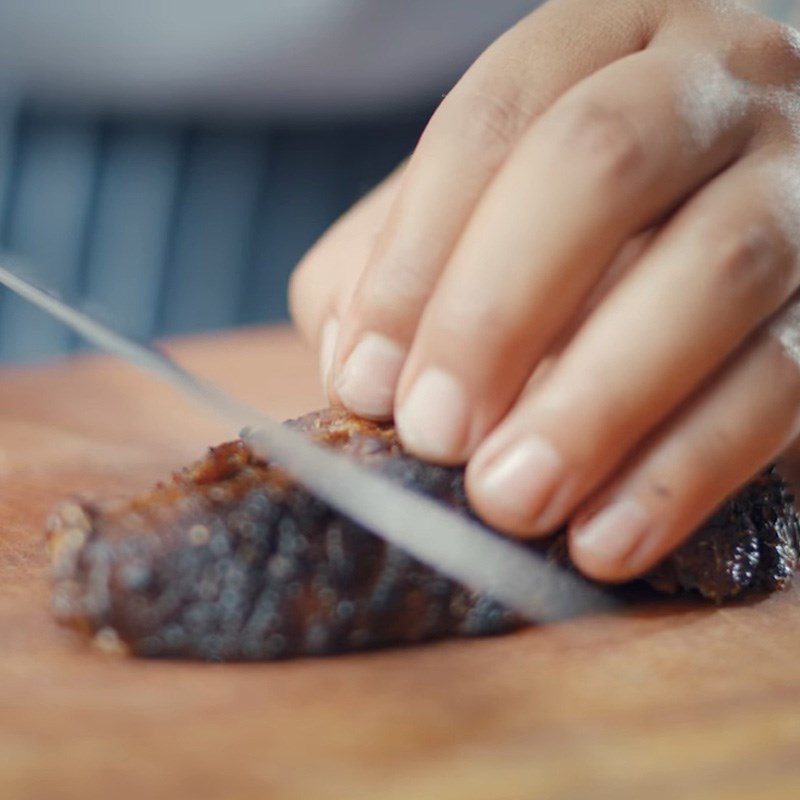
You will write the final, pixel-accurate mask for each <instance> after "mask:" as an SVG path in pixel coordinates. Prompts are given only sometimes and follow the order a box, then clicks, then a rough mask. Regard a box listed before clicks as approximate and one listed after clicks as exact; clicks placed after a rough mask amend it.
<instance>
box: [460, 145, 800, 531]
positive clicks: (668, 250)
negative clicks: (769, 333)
mask: <svg viewBox="0 0 800 800" xmlns="http://www.w3.org/2000/svg"><path fill="white" fill-rule="evenodd" d="M796 171H797V170H796V168H795V167H794V166H793V165H791V164H789V163H786V161H785V160H783V161H780V162H776V161H774V160H772V159H767V158H766V157H765V156H764V155H762V154H760V153H757V154H754V155H753V156H751V157H748V158H746V159H744V160H743V161H741V162H740V163H739V164H738V165H736V166H735V167H733V168H731V169H730V170H728V171H727V172H726V173H725V174H723V175H722V176H720V177H719V178H717V179H716V180H714V181H713V182H712V183H710V184H709V185H708V186H706V187H705V188H704V189H703V190H702V191H701V192H700V193H699V194H698V195H697V196H696V197H695V198H694V199H693V200H692V201H691V202H690V203H688V204H687V205H686V206H685V207H684V208H683V209H682V211H681V212H680V213H679V214H678V215H677V216H676V217H675V218H674V219H673V220H672V222H671V223H670V224H669V225H668V226H667V227H666V229H665V230H663V231H662V233H661V235H660V237H659V238H658V239H657V240H656V242H655V243H654V244H653V245H652V246H651V248H650V250H649V251H648V252H647V253H646V254H644V255H643V256H642V257H641V259H640V261H639V263H638V264H637V265H636V266H635V267H633V268H632V269H631V270H630V271H629V273H628V274H627V275H626V277H625V278H624V280H622V281H621V282H620V283H619V284H618V285H617V287H616V288H615V289H614V291H612V292H611V294H610V295H609V296H608V297H607V298H606V299H605V301H604V302H603V303H601V304H600V306H599V307H598V308H597V309H596V310H595V312H594V314H593V315H592V316H591V317H590V318H589V319H588V320H587V322H586V323H585V324H584V326H583V327H582V328H581V330H580V331H579V332H578V334H577V335H576V337H575V338H574V339H573V340H572V341H571V342H570V344H569V345H568V347H567V348H566V350H565V351H564V352H563V354H562V356H561V359H560V361H559V364H558V366H557V368H556V369H554V370H553V371H552V372H551V373H550V376H549V379H548V380H547V381H546V382H544V383H543V384H542V385H540V386H539V390H538V391H537V392H536V393H533V394H531V395H529V396H528V397H526V398H524V399H521V400H520V402H519V403H518V405H517V406H516V407H515V408H514V409H513V410H512V411H511V412H510V413H509V415H508V417H507V418H506V419H505V420H504V422H503V423H502V424H501V425H500V426H499V427H498V428H497V430H496V431H495V432H494V433H493V434H492V436H491V437H489V439H488V440H487V441H486V442H485V443H484V445H483V446H482V447H481V448H480V449H479V451H478V452H477V453H476V454H475V457H474V459H473V461H472V463H471V464H470V486H471V489H472V492H473V497H474V502H475V503H476V504H477V506H478V508H479V509H480V510H481V512H482V513H483V514H484V515H485V516H486V517H487V518H489V519H491V520H492V521H494V522H496V523H497V524H500V525H501V526H502V527H504V528H506V529H510V530H513V531H515V532H517V533H544V532H546V531H549V530H552V529H553V528H555V527H557V526H558V525H560V524H562V523H563V522H564V521H565V520H566V519H567V518H568V517H569V515H570V514H571V513H572V511H573V510H574V509H575V507H576V506H577V505H578V503H580V502H581V501H582V499H583V498H584V497H586V496H587V495H588V494H589V493H591V492H592V491H594V490H595V488H596V487H597V486H598V485H599V484H600V483H601V482H602V481H603V480H605V479H606V478H607V477H608V475H609V474H610V473H611V472H612V471H613V469H614V468H615V467H616V466H617V465H618V464H619V463H620V462H621V461H622V460H623V459H624V457H625V456H626V454H627V453H629V452H630V451H631V450H633V449H634V448H635V447H636V445H637V444H638V442H639V441H640V440H641V439H642V438H643V437H644V436H645V435H646V434H647V433H648V431H650V430H651V429H652V428H654V427H655V426H656V425H658V424H659V423H660V422H661V420H663V419H665V418H666V417H667V416H668V415H669V414H671V413H672V412H673V411H674V409H675V408H676V407H677V406H678V405H679V404H680V403H681V402H682V401H683V400H684V399H685V398H687V397H688V396H689V395H690V394H692V393H693V392H694V391H696V389H697V387H698V386H699V385H700V384H701V383H702V382H703V381H705V380H706V379H707V378H708V377H709V376H710V375H711V374H712V373H713V372H714V371H715V370H716V369H717V368H718V367H719V366H720V365H721V364H722V362H723V361H724V360H725V359H726V358H727V357H728V356H729V355H730V353H732V352H733V351H734V350H735V349H736V348H737V347H738V346H739V345H740V344H741V342H742V341H744V339H745V338H746V337H747V335H748V334H749V333H750V332H751V331H753V330H754V329H755V328H756V327H758V326H759V325H760V324H761V323H762V322H763V321H764V319H766V318H767V317H768V316H770V315H771V314H772V313H773V312H774V311H775V310H776V309H777V308H779V307H780V306H781V305H782V304H783V302H785V300H786V299H787V298H788V297H789V296H790V295H791V293H792V292H793V291H794V289H795V288H796V287H797V285H798V283H800V269H798V258H797V241H796V233H797V223H796V221H795V219H794V218H793V217H794V214H793V213H792V211H791V209H796V211H797V212H800V196H798V190H797V189H796V188H793V187H792V181H791V180H788V181H787V180H785V178H790V176H791V175H792V174H793V173H796ZM589 398H591V399H590V400H589ZM534 445H535V447H534ZM532 448H533V449H532ZM537 448H538V450H539V451H541V452H543V453H544V452H546V453H547V454H548V456H549V467H548V469H542V468H536V466H535V464H533V463H532V462H531V461H530V455H529V456H528V458H527V460H526V458H525V457H523V455H522V454H523V453H526V452H528V453H531V452H533V450H535V449H537ZM509 465H511V466H509ZM515 465H516V466H515Z"/></svg>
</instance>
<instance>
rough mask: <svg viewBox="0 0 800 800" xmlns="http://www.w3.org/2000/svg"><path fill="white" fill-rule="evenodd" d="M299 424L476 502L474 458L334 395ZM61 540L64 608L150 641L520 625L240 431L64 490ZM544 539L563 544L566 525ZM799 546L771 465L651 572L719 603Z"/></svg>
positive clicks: (122, 642) (346, 642) (323, 643)
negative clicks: (463, 460) (425, 458)
mask: <svg viewBox="0 0 800 800" xmlns="http://www.w3.org/2000/svg"><path fill="white" fill-rule="evenodd" d="M290 424H292V425H294V426H296V427H298V428H300V429H302V430H305V431H307V432H308V433H309V434H310V435H312V436H314V437H315V438H317V439H320V440H322V441H324V442H326V443H327V444H329V445H331V446H333V447H337V448H339V449H342V450H343V451H345V452H347V453H349V454H350V455H351V456H353V457H355V458H357V459H359V460H360V461H362V462H364V463H366V464H369V465H370V466H371V467H373V468H375V469H379V470H381V471H383V472H385V473H386V474H388V475H390V476H392V477H393V478H395V479H397V480H399V481H401V482H403V483H405V484H406V485H409V486H412V487H414V488H416V489H418V490H420V491H423V492H425V493H427V494H429V495H431V496H433V497H436V498H437V499H439V500H441V501H442V502H445V503H447V504H448V505H450V506H452V507H454V508H457V509H461V510H463V512H464V513H469V509H468V507H467V503H466V498H465V495H464V486H463V472H462V470H460V469H454V468H445V467H437V466H433V465H430V464H425V463H423V462H420V461H418V460H417V459H415V458H413V457H411V456H408V455H406V454H404V453H403V452H402V449H401V447H400V445H399V444H398V442H397V440H396V438H395V435H394V430H393V429H392V428H391V426H386V425H377V424H374V423H369V422H365V421H363V420H359V419H355V418H353V417H350V416H348V415H346V414H343V413H341V412H337V411H333V410H328V411H324V412H320V413H319V414H311V415H308V416H306V417H303V418H302V419H300V420H297V421H295V422H293V423H290ZM48 539H49V543H50V548H51V552H52V560H53V571H54V580H55V591H54V608H55V613H56V615H57V616H58V617H59V618H60V619H61V620H63V621H66V622H69V623H71V624H74V625H78V626H80V627H83V628H85V629H86V630H87V631H89V632H91V633H95V634H97V635H98V641H99V643H100V644H101V645H104V646H109V647H118V646H123V647H124V648H125V649H128V650H130V651H132V652H134V653H136V654H139V655H150V656H180V657H190V658H203V659H211V660H261V659H271V658H284V657H291V656H297V655H310V654H323V653H333V652H343V651H348V650H359V649H364V648H369V647H377V646H381V645H388V644H400V643H407V642H417V641H422V640H425V639H431V638H436V637H442V636H447V635H474V634H491V633H498V632H501V631H505V630H509V629H511V628H513V627H516V626H518V625H519V624H520V621H519V620H518V619H517V618H516V617H515V616H514V615H513V614H511V613H509V612H508V611H506V610H505V609H504V608H502V607H501V606H500V605H499V604H497V603H496V602H494V601H493V600H490V599H489V598H486V597H484V596H481V595H478V594H475V593H474V592H472V591H470V590H468V589H466V588H464V587H463V586H460V585H459V584H457V583H455V582H453V581H451V580H450V579H448V578H446V577H444V576H442V575H441V574H439V573H437V572H436V571H434V570H432V569H430V568H428V567H426V566H425V565H423V564H421V563H420V562H418V561H416V560H415V559H413V558H411V557H410V556H407V555H406V554H405V553H403V552H402V551H400V550H398V549H397V548H395V547H392V546H390V545H387V544H385V543H384V542H383V541H382V540H381V539H379V538H377V537H375V536H374V535H372V534H371V533H369V532H368V531H366V530H364V529H363V528H360V527H359V526H357V525H355V524H353V523H351V522H350V521H349V520H347V519H346V518H343V517H342V516H341V515H339V514H338V513H336V512H334V511H332V510H331V509H330V508H329V507H328V506H326V505H325V504H323V503H321V502H320V501H318V500H316V499H315V498H314V497H313V496H312V495H310V494H309V493H308V492H306V491H305V490H303V489H302V488H301V487H299V486H297V485H296V484H294V483H293V482H291V481H290V480H289V479H288V478H287V476H286V475H285V473H283V472H282V471H281V470H280V469H279V468H277V467H273V466H271V465H269V464H266V463H264V462H262V461H259V460H257V459H255V458H254V457H253V456H252V454H251V453H250V451H249V450H248V449H247V447H246V446H245V445H244V444H242V443H241V442H231V443H228V444H224V445H221V446H220V447H217V448H213V449H211V450H210V452H209V454H208V455H207V456H206V458H205V459H203V460H202V461H200V462H198V463H197V464H196V465H194V466H193V467H190V468H188V469H186V470H184V471H183V472H181V473H179V474H176V475H174V476H173V477H172V480H171V481H170V482H168V483H165V484H159V485H158V486H157V487H156V488H155V489H154V490H152V491H151V492H148V493H146V494H143V495H140V496H138V497H136V498H134V499H132V500H126V501H119V502H108V503H105V504H103V505H97V504H92V503H88V502H83V501H80V500H75V501H68V502H66V503H64V504H63V505H62V506H61V507H60V508H59V509H58V510H57V511H56V512H55V513H54V514H53V516H52V517H51V519H50V520H49V521H48ZM531 547H535V548H537V549H540V550H542V549H544V550H547V552H548V555H549V557H550V558H551V559H553V560H555V561H563V560H564V559H565V555H564V553H565V550H566V548H565V547H564V542H563V534H557V535H556V536H555V537H553V539H551V540H550V541H549V542H545V543H543V544H534V545H531ZM799 548H800V536H799V535H798V520H797V516H796V513H795V511H794V508H793V505H792V498H791V497H790V496H789V494H788V492H787V490H786V487H785V485H784V483H783V481H782V480H781V479H780V477H779V476H777V474H776V473H775V472H774V471H768V472H766V473H764V474H763V475H762V476H760V477H759V478H757V479H756V480H754V481H753V482H752V483H751V484H749V485H748V486H746V487H745V488H744V489H743V490H742V491H741V492H740V493H739V494H737V495H736V496H735V497H734V498H733V499H731V500H730V501H729V502H728V503H726V504H725V505H724V506H723V507H722V508H721V509H720V510H719V511H718V512H717V513H716V514H715V515H713V517H711V518H710V519H709V520H708V521H707V523H706V524H705V525H704V526H703V527H702V528H701V529H700V530H699V531H698V532H697V533H696V534H695V535H694V537H693V538H692V539H691V540H690V541H689V542H688V543H687V544H686V545H684V546H683V547H682V548H680V549H679V550H678V551H677V552H676V553H674V554H673V555H672V556H670V557H669V558H668V559H666V560H665V561H664V562H663V563H662V564H661V565H660V566H659V567H658V569H657V570H655V571H654V572H653V573H652V574H651V575H650V576H648V578H647V580H648V581H649V582H650V584H651V585H652V586H654V587H655V588H657V589H659V590H661V591H666V592H676V591H699V592H700V593H702V594H703V595H704V596H706V597H708V598H709V599H712V600H715V601H718V602H719V601H722V600H724V599H726V598H730V597H734V596H736V595H739V594H741V593H743V592H747V591H765V590H766V591H769V590H774V589H779V588H782V587H783V586H784V585H786V584H787V583H788V581H789V579H790V578H791V575H792V573H793V571H794V569H795V567H796V565H797V560H798V549H799Z"/></svg>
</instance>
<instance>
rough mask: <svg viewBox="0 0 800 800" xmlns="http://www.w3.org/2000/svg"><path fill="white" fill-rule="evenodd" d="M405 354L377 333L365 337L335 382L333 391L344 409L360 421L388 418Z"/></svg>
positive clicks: (367, 334) (397, 346)
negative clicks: (363, 418)
mask: <svg viewBox="0 0 800 800" xmlns="http://www.w3.org/2000/svg"><path fill="white" fill-rule="evenodd" d="M404 360H405V352H404V350H403V349H402V348H401V347H400V346H399V345H398V344H395V342H393V341H392V340H391V339H388V338H387V337H385V336H383V335H381V334H379V333H366V334H364V336H362V337H361V340H360V341H359V343H358V344H357V345H356V347H355V349H354V350H353V352H352V353H351V354H350V357H349V358H348V359H347V361H345V363H344V366H343V367H342V371H341V373H340V374H339V375H338V376H337V378H336V384H335V385H336V391H337V393H338V394H339V398H340V399H341V401H342V403H344V405H345V406H347V408H349V409H350V410H351V411H352V412H354V413H355V414H360V415H361V416H362V417H377V418H385V417H391V415H392V408H393V406H394V394H395V390H396V389H397V381H398V380H399V378H400V370H401V369H402V367H403V361H404Z"/></svg>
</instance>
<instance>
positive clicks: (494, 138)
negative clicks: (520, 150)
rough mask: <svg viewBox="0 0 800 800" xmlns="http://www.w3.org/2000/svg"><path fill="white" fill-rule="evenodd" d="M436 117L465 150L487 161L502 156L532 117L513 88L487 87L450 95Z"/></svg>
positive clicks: (473, 88)
mask: <svg viewBox="0 0 800 800" xmlns="http://www.w3.org/2000/svg"><path fill="white" fill-rule="evenodd" d="M437 114H438V115H440V118H441V121H442V122H444V121H445V118H446V126H447V127H448V129H449V128H450V126H451V125H452V126H454V127H455V128H456V129H457V131H458V134H457V135H458V138H459V139H460V140H461V141H462V142H465V143H466V145H467V147H468V148H470V149H471V150H474V151H476V152H478V153H480V154H481V155H482V156H483V157H484V158H489V159H492V158H493V157H501V156H502V155H504V154H505V153H506V152H507V151H508V150H509V148H510V147H511V146H512V145H513V144H514V143H515V142H516V141H517V139H518V138H519V136H520V134H521V133H522V131H523V130H524V128H525V127H526V125H527V124H528V122H529V121H530V119H531V118H532V116H533V112H532V111H531V110H529V109H527V108H526V107H525V106H524V105H523V103H522V102H521V100H520V98H519V96H518V94H517V93H516V92H515V91H514V90H513V89H512V90H509V89H508V88H504V89H499V88H497V87H493V86H491V85H489V86H478V87H472V88H469V89H461V90H459V91H457V92H453V93H452V94H451V95H450V96H448V98H446V99H445V100H444V101H443V102H442V104H441V106H440V107H439V110H438V111H437ZM437 122H439V120H437Z"/></svg>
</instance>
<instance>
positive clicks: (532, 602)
mask: <svg viewBox="0 0 800 800" xmlns="http://www.w3.org/2000/svg"><path fill="white" fill-rule="evenodd" d="M0 284H4V285H5V286H6V287H7V288H8V289H10V290H11V291H13V292H15V293H16V294H17V295H19V296H20V297H22V298H24V299H25V300H27V301H29V302H30V303H32V304H34V305H35V306H38V307H39V308H40V309H42V310H43V311H45V312H46V313H47V314H49V315H50V316H52V317H54V318H56V319H58V320H60V321H61V322H62V323H64V324H65V325H67V326H68V327H70V328H71V329H72V330H74V331H75V332H77V333H78V334H80V335H81V336H82V337H83V338H85V339H86V340H88V341H89V342H91V343H92V344H94V345H95V346H97V347H99V348H101V349H103V350H106V351H107V352H109V353H112V354H114V355H117V356H120V357H122V358H123V359H125V360H126V361H128V362H129V363H131V364H133V365H135V366H137V367H139V368H141V369H144V370H147V371H149V372H151V373H153V374H154V375H156V376H158V377H160V378H161V379H163V380H165V381H167V382H169V383H171V384H172V385H173V386H174V387H175V388H176V389H178V390H179V391H180V392H182V393H183V394H184V395H186V396H188V397H190V398H192V399H193V400H195V401H196V402H198V403H199V404H200V405H202V406H204V407H206V408H207V409H210V410H213V411H214V412H216V413H217V414H218V415H220V416H221V417H222V418H224V419H226V420H228V421H229V422H231V423H232V424H234V425H236V426H237V427H238V428H241V429H243V430H242V433H241V436H242V438H243V439H244V440H245V441H246V442H247V443H248V445H249V446H250V447H251V448H252V449H253V451H254V452H255V453H256V455H257V456H259V457H261V458H265V459H266V458H269V459H270V460H271V461H273V462H276V463H278V464H280V466H281V467H283V468H284V469H285V470H286V471H287V472H288V473H289V474H290V475H292V476H293V477H294V478H295V479H296V480H297V481H298V482H299V483H301V484H302V485H303V486H305V487H306V488H307V489H308V490H309V491H311V492H312V493H313V494H315V495H316V496H318V497H319V498H320V499H322V500H324V501H325V502H326V503H328V504H329V505H331V506H332V507H334V508H335V509H337V510H338V511H339V512H341V513H342V514H344V515H345V516H347V517H350V518H351V519H353V520H354V521H356V522H358V523H359V524H361V525H362V526H364V527H365V528H367V529H368V530H369V531H371V532H373V533H374V534H376V535H378V536H381V537H382V538H384V539H385V540H386V541H388V542H390V543H391V544H393V545H396V546H397V547H399V548H401V549H403V550H405V551H406V552H408V553H410V554H411V555H413V556H415V557H416V558H418V559H419V560H420V561H422V562H424V563H426V564H428V565H429V566H432V567H434V568H435V569H437V570H439V571H441V572H442V573H444V574H446V575H448V576H449V577H451V578H453V579H455V580H457V581H459V582H461V583H463V584H464V585H466V586H469V587H470V588H471V589H474V590H477V591H481V592H485V593H486V594H488V595H490V596H491V597H493V598H494V599H496V600H499V601H500V602H502V603H503V604H504V605H505V606H507V607H508V608H510V609H512V610H513V611H515V612H517V613H518V614H520V615H521V616H523V617H524V618H525V619H528V620H530V621H531V622H549V621H554V620H558V619H562V618H566V617H570V616H574V615H576V614H579V613H583V612H586V611H590V610H592V611H600V610H609V609H611V608H613V607H615V606H616V605H617V603H616V601H615V600H614V599H612V597H611V596H610V594H609V593H608V592H606V591H605V590H602V589H600V588H599V587H597V586H594V585H592V584H590V583H588V582H587V581H585V580H584V579H582V578H580V577H579V576H577V575H576V574H574V573H572V572H569V571H567V570H564V569H561V568H559V567H556V566H555V565H553V564H551V563H549V562H548V561H547V560H546V559H545V558H544V557H543V556H541V555H539V554H536V553H533V552H531V551H530V550H528V549H526V548H523V547H522V546H521V545H519V544H516V543H513V542H512V541H511V540H508V539H505V538H503V537H501V536H499V535H498V534H496V533H494V532H492V531H490V530H489V529H488V528H486V527H485V526H484V525H482V524H480V523H478V522H476V521H474V520H472V519H469V518H467V517H465V516H463V515H461V514H459V513H457V512H455V511H452V510H450V509H448V508H447V507H445V506H444V505H442V504H440V503H438V502H436V501H434V500H432V499H430V498H428V497H425V496H424V495H422V494H420V493H418V492H415V491H413V490H410V489H407V488H405V487H403V486H400V485H399V484H397V483H396V482H394V481H391V480H389V479H388V478H386V477H384V476H383V475H380V474H378V473H376V472H373V471H370V470H368V469H366V468H364V467H362V466H360V465H359V464H357V463H356V462H355V461H353V460H352V459H350V458H348V457H346V456H344V455H342V454H340V453H336V452H335V451H333V450H331V449H329V448H326V447H324V446H323V445H320V444H317V443H315V442H313V441H311V440H310V439H309V438H307V437H306V436H304V435H303V434H301V433H298V432H296V431H293V430H291V429H289V428H287V427H286V426H284V425H282V424H281V423H280V422H278V421H277V420H275V419H273V418H272V417H270V416H268V415H267V414H264V413H263V412H261V411H258V410H257V409H255V408H252V407H250V406H249V405H246V404H244V403H242V402H240V401H239V400H237V399H236V398H234V397H232V396H231V395H229V394H228V393H226V392H224V391H223V390H221V389H220V388H219V387H217V386H215V385H213V384H211V383H209V382H206V381H204V380H201V379H200V378H198V377H196V376H195V375H193V374H192V373H190V372H188V371H187V370H185V369H184V368H183V367H181V366H180V365H179V364H178V363H176V362H175V361H173V360H172V359H171V358H170V357H169V356H167V355H166V354H165V353H164V352H162V351H161V350H159V349H157V348H156V347H155V346H154V345H152V344H149V343H143V342H139V341H136V340H134V339H132V338H131V337H128V336H126V335H124V334H122V333H120V332H119V331H116V330H114V329H112V328H111V327H110V326H108V325H106V324H104V323H102V322H100V321H99V320H97V319H95V318H93V317H91V316H90V315H88V314H86V313H85V312H83V311H81V310H79V309H78V308H76V307H74V306H72V305H70V304H69V303H67V302H65V301H63V300H61V299H59V298H58V297H57V296H56V295H55V294H53V293H51V292H48V291H47V290H45V289H43V288H40V287H39V286H37V285H35V284H34V283H32V282H31V281H29V280H27V279H25V278H22V277H20V276H19V275H18V274H16V273H15V272H13V271H10V270H8V269H6V268H4V267H2V266H0Z"/></svg>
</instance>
